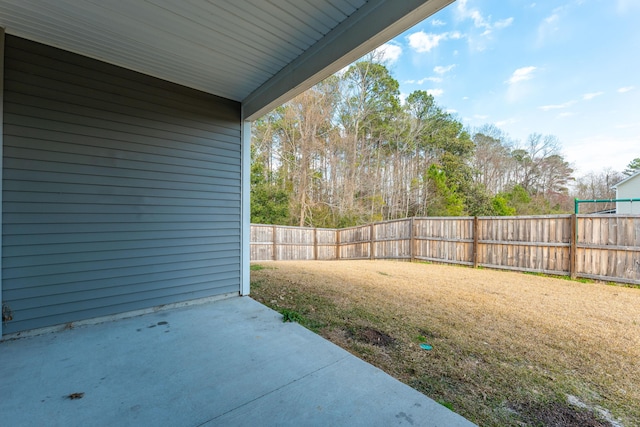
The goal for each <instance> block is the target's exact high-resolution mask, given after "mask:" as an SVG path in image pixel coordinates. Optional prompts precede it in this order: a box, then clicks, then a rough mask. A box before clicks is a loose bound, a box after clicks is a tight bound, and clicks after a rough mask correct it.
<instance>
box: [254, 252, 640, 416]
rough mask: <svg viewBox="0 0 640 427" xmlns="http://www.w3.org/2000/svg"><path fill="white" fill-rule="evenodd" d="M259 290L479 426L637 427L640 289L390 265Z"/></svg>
mask: <svg viewBox="0 0 640 427" xmlns="http://www.w3.org/2000/svg"><path fill="white" fill-rule="evenodd" d="M251 286H252V288H251V294H252V296H253V298H255V299H256V300H258V301H260V302H262V303H264V304H266V305H268V306H270V307H272V308H274V309H275V310H278V311H280V312H281V313H283V314H284V317H285V319H288V320H293V321H297V322H299V323H300V324H302V325H304V326H306V327H307V328H309V329H311V330H313V331H315V332H317V333H319V334H321V335H322V336H324V337H325V338H327V339H329V340H331V341H333V342H334V343H336V344H337V345H339V346H341V347H343V348H345V349H346V350H348V351H350V352H351V353H353V354H355V355H357V356H358V357H360V358H362V359H364V360H366V361H368V362H369V363H372V364H373V365H375V366H378V367H379V368H381V369H382V370H384V371H386V372H387V373H389V374H390V375H393V376H394V377H396V378H398V379H399V380H401V381H403V382H405V383H406V384H408V385H410V386H412V387H414V388H416V389H417V390H419V391H421V392H423V393H424V394H426V395H427V396H429V397H431V398H432V399H434V400H436V401H438V402H440V403H441V404H443V405H445V406H447V407H449V408H450V409H452V410H454V411H456V412H458V413H459V414H461V415H463V416H465V417H466V418H468V419H469V420H471V421H473V422H475V423H477V424H479V425H482V426H547V425H550V426H572V425H579V426H621V425H622V426H626V427H630V426H640V289H638V288H629V287H622V286H608V285H605V284H598V283H579V282H574V281H569V280H563V279H559V278H549V277H540V276H534V275H530V274H523V273H514V272H505V271H493V270H485V269H476V270H474V269H471V268H466V267H456V266H444V265H432V264H420V263H402V262H390V261H335V262H333V261H329V262H312V261H295V262H273V263H262V264H254V265H253V266H252V276H251ZM421 344H425V345H428V346H431V349H423V348H422V347H421ZM427 348H429V347H427Z"/></svg>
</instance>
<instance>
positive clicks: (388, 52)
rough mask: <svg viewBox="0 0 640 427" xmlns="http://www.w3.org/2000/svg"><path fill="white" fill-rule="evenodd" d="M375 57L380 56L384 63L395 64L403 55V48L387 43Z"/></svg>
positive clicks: (378, 49)
mask: <svg viewBox="0 0 640 427" xmlns="http://www.w3.org/2000/svg"><path fill="white" fill-rule="evenodd" d="M374 55H376V56H378V55H379V56H378V57H379V58H380V59H381V60H382V61H384V62H390V63H394V62H396V61H397V60H398V59H399V58H400V55H402V46H400V45H397V44H395V43H385V44H383V45H382V46H380V47H379V48H377V49H376V50H374Z"/></svg>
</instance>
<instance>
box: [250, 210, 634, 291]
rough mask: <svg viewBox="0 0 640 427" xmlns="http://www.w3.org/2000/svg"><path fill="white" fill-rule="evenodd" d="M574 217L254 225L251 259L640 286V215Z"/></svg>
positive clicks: (427, 219) (421, 219)
mask: <svg viewBox="0 0 640 427" xmlns="http://www.w3.org/2000/svg"><path fill="white" fill-rule="evenodd" d="M571 218H572V217H571V216H570V215H554V216H526V217H479V218H475V220H474V218H473V217H444V218H407V219H402V220H393V221H385V222H378V223H374V224H369V225H364V226H358V227H350V228H346V229H340V230H335V229H314V228H300V227H282V226H272V225H262V224H252V225H251V232H250V237H251V260H252V261H265V260H272V259H278V260H311V259H318V260H332V259H399V260H411V259H418V260H428V261H436V262H443V263H452V264H464V265H474V261H477V265H482V266H486V267H491V268H503V269H507V270H520V271H536V272H543V273H551V274H569V273H573V275H574V276H575V277H586V278H593V279H599V280H609V281H618V282H624V283H634V284H640V215H597V216H594V215H577V216H575V226H574V225H572V224H574V223H573V222H572V220H571ZM474 221H475V223H476V225H475V226H474ZM572 230H575V241H574V233H572ZM572 250H573V251H574V252H575V253H574V254H573V255H572ZM474 251H475V254H476V255H475V257H476V258H475V260H474ZM572 260H573V262H574V263H575V266H574V271H573V272H572V271H571V269H572V266H571V264H572Z"/></svg>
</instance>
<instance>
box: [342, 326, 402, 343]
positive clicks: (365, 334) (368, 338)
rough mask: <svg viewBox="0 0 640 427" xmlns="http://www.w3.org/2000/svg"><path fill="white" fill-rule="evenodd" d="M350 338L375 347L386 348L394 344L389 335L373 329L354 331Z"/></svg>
mask: <svg viewBox="0 0 640 427" xmlns="http://www.w3.org/2000/svg"><path fill="white" fill-rule="evenodd" d="M351 337H352V338H354V339H356V340H358V341H361V342H365V343H367V344H372V345H376V346H378V347H387V346H390V345H392V344H393V343H394V342H395V340H394V339H393V338H392V337H390V336H389V335H387V334H385V333H384V332H380V331H378V330H377V329H373V328H359V329H356V330H355V331H354V332H352V333H351Z"/></svg>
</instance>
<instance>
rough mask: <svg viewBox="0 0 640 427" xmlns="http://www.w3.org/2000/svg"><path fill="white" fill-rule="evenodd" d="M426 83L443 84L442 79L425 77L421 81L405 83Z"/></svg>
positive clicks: (407, 82)
mask: <svg viewBox="0 0 640 427" xmlns="http://www.w3.org/2000/svg"><path fill="white" fill-rule="evenodd" d="M426 82H432V83H442V77H424V78H422V79H419V80H405V81H404V82H403V83H406V84H417V85H423V84H425V83H426Z"/></svg>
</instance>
